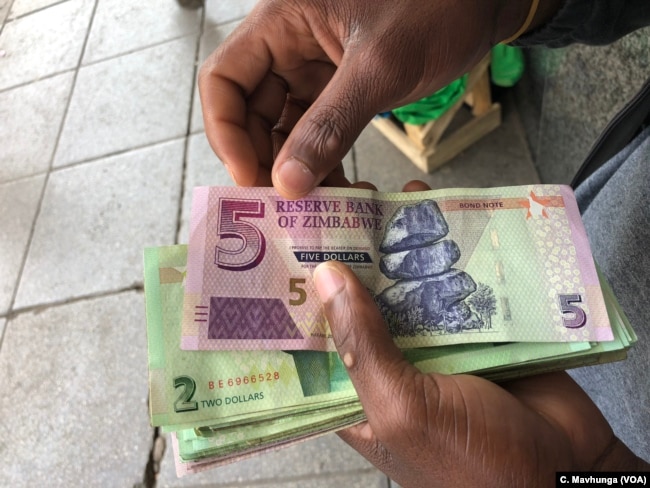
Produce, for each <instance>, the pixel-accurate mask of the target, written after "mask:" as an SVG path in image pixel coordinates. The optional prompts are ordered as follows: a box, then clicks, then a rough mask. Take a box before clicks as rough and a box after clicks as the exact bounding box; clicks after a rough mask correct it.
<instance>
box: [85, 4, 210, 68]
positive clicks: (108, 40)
mask: <svg viewBox="0 0 650 488" xmlns="http://www.w3.org/2000/svg"><path fill="white" fill-rule="evenodd" d="M200 22H201V11H200V10H188V9H184V8H181V7H180V6H179V5H178V3H177V2H175V1H172V0H166V1H164V2H161V1H160V0H139V1H137V2H133V1H131V0H102V1H101V2H99V3H98V4H97V11H96V12H95V18H94V19H93V25H92V28H91V30H90V35H89V37H88V44H87V46H86V51H85V53H84V58H83V63H84V64H86V63H90V62H93V61H98V60H101V59H104V58H107V57H110V56H116V55H118V54H124V53H126V52H129V51H135V50H137V49H142V48H144V47H147V46H152V45H154V44H158V43H160V42H164V41H169V40H171V39H175V38H178V37H182V36H186V35H188V34H192V33H195V32H198V30H199V25H200Z"/></svg>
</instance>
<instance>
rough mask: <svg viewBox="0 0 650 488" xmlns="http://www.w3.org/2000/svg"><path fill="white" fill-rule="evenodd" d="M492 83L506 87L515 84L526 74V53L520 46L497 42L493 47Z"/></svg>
mask: <svg viewBox="0 0 650 488" xmlns="http://www.w3.org/2000/svg"><path fill="white" fill-rule="evenodd" d="M490 73H491V78H492V83H494V84H495V85H497V86H502V87H505V88H508V87H511V86H514V85H515V84H516V83H517V82H518V81H519V80H520V79H521V77H522V76H523V74H524V53H523V51H522V50H521V48H519V47H514V46H508V45H506V44H497V45H496V46H494V47H493V48H492V61H491V64H490Z"/></svg>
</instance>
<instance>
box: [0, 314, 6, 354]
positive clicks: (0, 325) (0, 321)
mask: <svg viewBox="0 0 650 488" xmlns="http://www.w3.org/2000/svg"><path fill="white" fill-rule="evenodd" d="M6 325H7V319H5V318H4V317H3V318H0V338H1V337H2V335H3V334H4V332H5V327H6ZM1 347H2V344H1V343H0V348H1Z"/></svg>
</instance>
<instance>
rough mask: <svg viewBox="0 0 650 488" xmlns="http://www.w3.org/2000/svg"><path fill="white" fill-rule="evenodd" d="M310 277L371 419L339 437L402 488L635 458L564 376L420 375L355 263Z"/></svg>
mask: <svg viewBox="0 0 650 488" xmlns="http://www.w3.org/2000/svg"><path fill="white" fill-rule="evenodd" d="M314 280H315V283H316V288H317V290H318V292H319V295H320V297H321V300H322V301H323V304H324V308H325V313H326V315H327V318H328V320H329V322H330V324H331V329H332V333H333V335H334V340H335V343H336V346H337V349H338V351H339V354H340V356H341V358H342V359H343V362H344V363H345V365H346V367H347V370H348V373H349V375H350V378H351V380H352V382H353V384H354V387H355V389H356V391H357V393H358V395H359V398H360V400H361V403H362V405H363V408H364V411H365V413H366V416H367V419H368V421H367V422H366V423H364V424H361V425H359V426H356V427H353V428H351V429H348V430H346V431H343V432H341V433H340V435H341V437H342V438H343V439H344V440H345V441H346V442H347V443H349V444H350V445H351V446H352V447H353V448H355V449H356V450H358V451H359V452H360V453H361V454H362V455H363V456H364V457H366V458H367V459H368V460H370V461H371V462H372V463H373V464H375V465H376V466H377V467H378V468H379V469H381V470H382V471H384V472H385V473H386V474H387V475H388V476H390V477H391V478H392V479H394V480H395V481H397V482H398V483H399V484H400V485H402V486H404V487H410V486H434V485H435V486H449V487H455V486H497V487H502V486H516V483H517V482H521V483H524V482H526V483H528V484H527V486H547V485H550V484H552V482H553V479H554V476H555V472H556V471H559V470H575V469H578V470H588V469H594V468H595V467H597V466H598V463H599V462H600V463H602V462H604V461H603V460H605V459H607V458H608V455H603V453H606V452H607V453H608V452H610V450H612V451H616V452H618V453H619V454H620V453H622V454H621V455H622V456H623V458H624V459H628V460H631V461H632V462H634V456H633V455H631V453H629V451H627V450H626V449H627V448H625V446H623V445H622V444H620V442H619V441H617V439H616V438H615V437H614V435H613V433H612V431H611V428H610V427H609V425H608V424H607V422H606V421H605V420H604V418H603V417H602V415H601V414H600V412H599V411H598V409H597V408H596V406H595V405H594V404H593V403H592V402H591V400H590V399H589V397H588V396H587V395H586V394H585V393H584V392H583V391H582V390H581V389H580V388H579V387H578V386H577V385H576V384H575V383H574V382H573V380H571V379H570V378H569V377H568V375H566V374H565V373H561V374H553V375H542V376H538V377H533V378H530V379H525V380H518V381H516V382H512V383H509V384H506V385H504V387H500V386H497V385H496V384H494V383H491V382H488V381H485V380H483V379H481V378H478V377H473V376H466V375H458V376H445V375H439V374H422V373H420V372H419V371H418V370H417V369H416V368H415V367H413V366H412V365H411V364H409V363H408V362H407V361H406V360H405V359H404V357H403V355H402V353H401V351H400V350H399V349H398V348H397V347H396V346H395V344H394V343H393V340H392V339H391V336H390V335H389V333H388V331H387V327H386V325H385V323H384V321H383V320H382V317H381V315H380V313H379V311H378V310H377V308H376V306H375V304H374V302H373V300H372V299H371V297H370V295H369V294H368V292H367V291H366V289H365V288H364V287H363V285H362V284H361V283H360V282H359V280H358V279H357V278H356V276H355V275H354V273H353V272H352V271H351V270H350V268H348V267H347V266H346V265H344V264H342V263H339V262H327V263H323V264H321V265H320V266H319V267H318V268H317V269H316V272H315V274H314Z"/></svg>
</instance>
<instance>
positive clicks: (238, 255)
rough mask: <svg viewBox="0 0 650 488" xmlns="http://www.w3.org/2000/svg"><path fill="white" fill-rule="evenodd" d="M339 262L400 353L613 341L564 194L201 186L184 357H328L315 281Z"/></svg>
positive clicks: (537, 189) (551, 188) (547, 190)
mask: <svg viewBox="0 0 650 488" xmlns="http://www.w3.org/2000/svg"><path fill="white" fill-rule="evenodd" d="M328 260H338V261H342V262H345V263H346V264H348V265H349V266H351V267H352V269H353V270H354V271H355V273H356V275H357V276H358V277H359V278H360V279H361V281H362V282H363V283H364V285H365V286H366V287H367V288H368V290H369V292H370V293H371V295H372V296H373V297H374V300H375V302H376V303H377V305H378V307H379V308H380V310H381V312H382V314H383V316H384V318H385V320H386V323H387V327H388V328H389V330H390V332H391V334H392V335H393V337H394V339H395V341H396V343H397V345H398V346H400V347H402V348H414V347H426V346H435V345H447V344H460V343H470V342H583V341H608V340H612V338H613V336H612V331H611V327H610V324H609V320H608V316H607V312H606V309H605V304H604V301H603V295H602V291H601V288H600V285H599V282H598V277H597V274H596V269H595V266H594V262H593V258H592V255H591V251H590V248H589V243H588V241H587V237H586V233H585V230H584V226H583V224H582V221H581V218H580V214H579V211H578V207H577V204H576V201H575V197H574V195H573V192H572V190H571V189H570V188H569V187H568V186H560V185H529V186H518V187H504V188H481V189H450V190H431V191H427V192H415V193H380V192H374V191H371V190H358V189H340V188H317V189H316V190H314V191H313V192H312V193H311V194H310V195H308V196H307V197H304V198H303V199H301V200H294V201H291V200H285V199H283V198H281V197H280V196H279V195H278V194H277V193H276V191H275V190H274V189H273V188H237V187H198V188H196V189H195V190H194V195H193V203H192V216H191V224H190V242H189V252H188V268H187V283H186V290H185V297H184V306H183V322H182V337H181V347H182V348H183V349H186V350H256V349H276V350H306V349H308V350H320V351H333V350H335V347H334V343H333V340H332V337H331V333H330V329H329V325H328V323H327V321H326V319H325V317H324V314H323V311H322V306H321V304H320V301H319V299H318V295H317V293H316V290H315V287H314V285H313V281H312V273H313V270H314V268H315V267H316V266H317V265H318V263H320V262H323V261H328Z"/></svg>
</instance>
